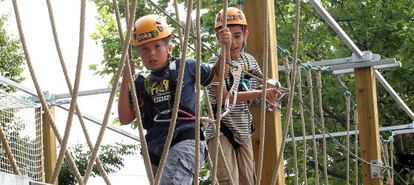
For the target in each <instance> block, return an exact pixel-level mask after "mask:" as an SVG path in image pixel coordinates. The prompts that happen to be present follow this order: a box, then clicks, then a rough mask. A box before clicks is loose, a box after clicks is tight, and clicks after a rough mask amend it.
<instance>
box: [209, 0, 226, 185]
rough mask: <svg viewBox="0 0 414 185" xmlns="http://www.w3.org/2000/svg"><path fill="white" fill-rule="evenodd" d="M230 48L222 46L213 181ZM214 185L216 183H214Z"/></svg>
mask: <svg viewBox="0 0 414 185" xmlns="http://www.w3.org/2000/svg"><path fill="white" fill-rule="evenodd" d="M227 6H228V1H227V0H224V7H223V25H222V28H225V27H227ZM228 49H229V48H227V47H225V45H224V44H222V46H221V58H220V59H221V61H217V62H221V65H220V85H219V92H218V94H219V96H218V97H217V98H218V99H217V113H216V118H217V119H216V123H215V124H216V130H215V132H214V133H215V137H214V144H213V151H212V152H213V160H214V161H213V171H212V174H211V176H212V179H215V178H216V176H217V163H218V148H219V141H220V135H219V134H220V122H221V107H222V104H223V91H224V89H223V88H224V71H225V70H224V69H225V65H226V62H227V54H228V53H227V52H230V51H229V50H228ZM213 185H215V183H214V182H213Z"/></svg>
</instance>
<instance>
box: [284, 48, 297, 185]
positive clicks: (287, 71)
mask: <svg viewBox="0 0 414 185" xmlns="http://www.w3.org/2000/svg"><path fill="white" fill-rule="evenodd" d="M284 61H285V62H284V63H285V76H286V83H287V87H288V89H291V88H292V87H291V80H290V71H291V70H290V68H289V57H288V55H285V56H284ZM290 119H291V120H290V122H291V124H290V137H291V138H292V151H293V152H292V154H293V163H294V165H293V166H294V167H295V177H294V182H295V185H297V184H298V183H299V182H298V181H299V179H298V178H299V174H298V173H299V168H298V160H297V151H296V140H295V130H294V128H293V119H292V117H290Z"/></svg>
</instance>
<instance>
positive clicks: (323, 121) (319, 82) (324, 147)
mask: <svg viewBox="0 0 414 185" xmlns="http://www.w3.org/2000/svg"><path fill="white" fill-rule="evenodd" d="M316 79H317V81H316V86H317V87H318V99H319V101H318V102H319V114H320V118H319V119H320V122H321V124H322V127H323V128H325V118H324V115H323V102H322V77H321V71H318V72H316ZM322 151H323V174H324V179H325V184H329V180H328V165H327V163H328V160H327V158H326V137H325V129H323V130H322Z"/></svg>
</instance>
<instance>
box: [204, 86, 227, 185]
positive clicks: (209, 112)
mask: <svg viewBox="0 0 414 185" xmlns="http://www.w3.org/2000/svg"><path fill="white" fill-rule="evenodd" d="M203 90H204V96H205V97H206V104H207V112H208V114H209V116H210V118H213V117H214V114H213V108H212V107H211V101H210V98H209V95H208V91H207V88H206V87H204V88H203ZM210 124H211V126H212V129H213V130H215V129H216V127H215V125H214V123H210ZM218 149H219V154H220V155H221V156H222V158H223V163H224V167H225V170H226V173H227V176H228V177H229V181H230V184H232V185H234V181H233V177H232V175H231V173H230V169H229V166H228V164H227V160H226V157H225V156H224V154H223V147H222V146H221V142H220V140H219V148H218ZM208 153H209V154H210V152H208ZM210 156H211V155H208V160H209V165H210V167H211V168H213V163H212V161H211V157H210ZM215 180H217V178H216V179H215Z"/></svg>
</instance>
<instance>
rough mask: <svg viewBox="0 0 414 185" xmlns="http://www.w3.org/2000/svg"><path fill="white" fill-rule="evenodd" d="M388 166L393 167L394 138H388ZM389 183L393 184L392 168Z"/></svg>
mask: <svg viewBox="0 0 414 185" xmlns="http://www.w3.org/2000/svg"><path fill="white" fill-rule="evenodd" d="M390 163H391V164H390V166H391V168H392V169H394V138H391V140H390ZM391 184H394V170H392V171H391Z"/></svg>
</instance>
